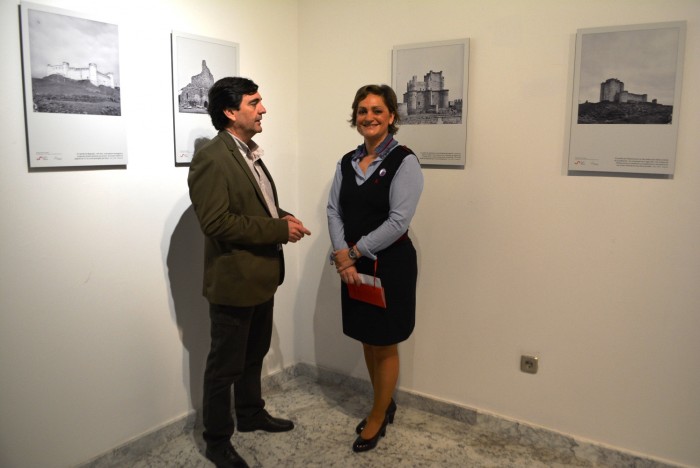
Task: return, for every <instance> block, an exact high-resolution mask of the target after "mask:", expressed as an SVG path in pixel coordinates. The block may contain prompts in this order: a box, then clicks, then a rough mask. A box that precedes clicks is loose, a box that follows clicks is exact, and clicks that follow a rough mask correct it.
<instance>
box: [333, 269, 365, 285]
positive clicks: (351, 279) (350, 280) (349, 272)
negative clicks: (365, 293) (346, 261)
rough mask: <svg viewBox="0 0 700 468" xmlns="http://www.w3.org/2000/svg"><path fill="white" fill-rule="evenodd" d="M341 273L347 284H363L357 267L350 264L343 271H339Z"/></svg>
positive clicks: (341, 277)
mask: <svg viewBox="0 0 700 468" xmlns="http://www.w3.org/2000/svg"><path fill="white" fill-rule="evenodd" d="M338 273H339V274H340V279H341V280H342V281H343V283H345V284H362V280H361V279H360V275H359V274H358V273H357V268H355V267H354V266H349V267H347V268H346V269H344V270H343V271H339V272H338Z"/></svg>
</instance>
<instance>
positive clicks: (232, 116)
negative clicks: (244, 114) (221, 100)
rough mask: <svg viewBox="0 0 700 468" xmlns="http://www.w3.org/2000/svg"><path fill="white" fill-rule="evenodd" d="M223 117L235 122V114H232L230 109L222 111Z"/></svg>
mask: <svg viewBox="0 0 700 468" xmlns="http://www.w3.org/2000/svg"><path fill="white" fill-rule="evenodd" d="M224 115H225V116H226V117H228V118H229V119H231V120H232V121H234V122H235V121H236V114H234V111H233V110H231V109H225V110H224Z"/></svg>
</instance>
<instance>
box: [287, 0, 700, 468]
mask: <svg viewBox="0 0 700 468" xmlns="http://www.w3.org/2000/svg"><path fill="white" fill-rule="evenodd" d="M299 5H300V10H299V20H300V22H299V32H300V43H299V53H300V77H302V79H301V80H300V88H299V96H300V111H301V114H300V119H299V125H300V149H301V152H300V154H301V156H302V161H303V162H304V164H305V166H304V167H305V170H304V171H303V172H302V173H301V187H304V190H302V191H301V193H300V196H301V206H302V207H303V209H304V210H311V213H312V214H307V212H303V214H304V217H305V218H307V219H323V218H324V215H325V213H324V210H325V196H326V194H327V192H328V188H329V184H330V180H331V176H332V174H333V170H334V167H335V164H336V162H337V160H338V159H339V158H340V156H341V155H342V154H344V153H345V152H346V151H348V150H350V149H352V148H354V147H355V145H357V144H358V143H360V142H361V140H360V137H359V135H357V133H356V132H355V131H354V130H353V129H351V128H350V127H349V126H348V124H347V119H348V118H349V113H350V104H351V102H352V98H353V96H354V92H355V90H356V89H357V88H358V87H359V86H361V85H363V84H366V83H371V82H384V83H391V49H392V47H393V46H394V45H400V44H410V43H420V42H428V41H439V40H447V39H457V38H462V37H469V38H470V39H471V48H470V50H471V60H470V77H469V78H470V83H469V102H468V110H469V115H468V142H467V165H466V167H465V168H464V169H425V170H424V176H425V190H424V192H423V197H422V200H421V202H420V205H419V207H418V213H417V215H416V217H415V218H414V222H413V224H412V231H413V232H412V237H413V239H414V242H415V243H416V245H417V248H418V251H419V266H420V273H419V286H418V318H417V329H416V332H415V334H414V336H413V337H412V338H411V339H410V340H409V341H408V342H406V343H404V344H402V346H401V353H402V368H401V372H402V375H401V380H400V386H401V387H402V388H404V389H406V390H411V391H414V392H419V393H423V394H426V395H430V396H433V397H437V398H441V399H444V400H448V401H452V402H456V403H459V404H462V405H466V406H469V407H473V408H476V409H479V410H483V411H487V412H493V413H497V414H501V415H505V416H507V417H509V418H513V419H516V420H520V421H525V422H529V423H531V424H536V425H540V426H544V427H547V428H550V429H553V430H556V431H559V432H563V433H568V434H573V435H575V436H577V437H580V438H586V439H590V440H594V441H598V442H601V443H604V444H608V445H612V446H615V447H618V448H622V449H625V450H628V451H634V452H638V453H642V454H647V455H651V456H654V457H657V458H663V459H668V460H673V461H675V462H682V463H687V464H692V465H696V466H700V446H699V445H698V443H697V441H698V434H700V400H699V399H698V395H700V366H698V361H697V359H698V356H700V336H699V334H698V330H700V292H699V291H700V289H699V288H698V286H697V285H698V279H699V278H700V248H699V247H698V233H699V232H700V162H699V160H698V157H697V156H698V154H700V144H699V143H698V138H697V129H698V128H700V116H699V114H698V112H697V109H698V108H700V93H699V92H698V89H697V86H696V85H697V83H699V82H700V65H699V64H698V53H697V51H698V50H699V49H700V33H699V27H700V2H698V1H696V0H687V1H650V0H645V1H639V0H628V1H627V0H616V1H607V0H600V1H591V0H587V1H562V0H529V1H527V0H512V1H506V0H502V1H490V2H487V1H483V0H473V1H466V0H460V1H456V0H455V1H431V2H425V1H403V0H401V1H400V0H393V1H384V2H376V1H367V0H358V1H354V2H347V1H341V0H336V1H327V0H326V1H320V0H300V2H299ZM673 20H687V21H688V33H687V44H686V54H685V75H684V88H683V102H682V106H681V115H680V119H681V120H680V121H681V124H680V135H679V141H678V151H677V166H676V176H675V177H674V178H673V180H653V179H640V178H618V177H569V176H567V175H566V172H565V171H564V170H563V167H564V166H563V159H564V153H565V151H566V149H565V148H566V137H565V134H566V127H567V125H568V116H569V109H570V107H569V106H570V80H571V77H572V73H573V72H572V68H573V67H572V63H573V57H574V49H573V44H574V40H575V34H576V30H577V29H579V28H589V27H599V26H614V25H625V24H638V23H650V22H659V21H673ZM303 77H308V78H309V79H303ZM397 91H400V90H397ZM397 138H398V140H399V141H401V132H400V131H399V133H398V135H397ZM329 248H330V243H329V242H328V240H327V238H322V237H316V238H315V239H314V243H313V244H310V245H306V246H304V249H306V250H305V255H304V258H303V260H302V273H303V275H304V277H303V280H302V281H301V290H300V293H301V294H300V299H299V306H298V307H297V308H296V311H297V314H298V320H297V322H298V323H300V324H303V323H313V331H314V333H313V335H312V339H311V340H309V336H308V332H307V331H306V330H304V329H303V328H297V333H296V342H297V351H298V356H299V359H300V360H301V361H304V362H316V363H318V364H319V365H322V366H326V367H330V368H333V369H336V370H339V371H343V372H348V373H352V374H353V375H356V376H363V377H364V376H365V374H366V372H365V371H364V364H363V360H362V357H361V353H360V348H359V346H358V345H357V344H356V343H355V342H352V341H351V340H349V339H347V338H345V337H343V335H342V333H341V331H340V318H339V315H340V312H339V299H338V283H337V278H336V275H335V273H334V272H333V269H332V267H330V266H329V265H328V264H327V263H325V266H324V261H325V259H326V258H327V254H328V252H329ZM524 353H532V354H537V355H539V357H540V360H541V362H540V371H539V373H538V374H537V375H534V376H533V375H528V374H523V373H521V372H520V371H519V360H520V355H521V354H524Z"/></svg>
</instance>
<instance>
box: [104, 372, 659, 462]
mask: <svg viewBox="0 0 700 468" xmlns="http://www.w3.org/2000/svg"><path fill="white" fill-rule="evenodd" d="M268 387H270V386H268ZM264 397H265V399H266V402H267V408H268V410H269V411H270V413H271V414H272V415H274V416H280V417H286V418H289V419H292V420H293V421H294V422H295V424H296V427H295V429H294V430H293V431H291V432H287V433H281V434H269V433H264V432H260V431H258V432H253V433H236V434H235V435H234V437H233V439H232V442H233V444H234V447H235V448H236V450H237V451H238V452H239V453H240V454H241V455H242V456H243V457H244V458H245V459H246V461H247V462H248V464H249V465H250V466H251V467H253V466H254V467H382V468H388V467H573V466H576V467H625V466H629V467H635V468H641V467H665V466H668V465H663V464H660V463H657V462H655V461H653V460H649V459H645V458H640V457H636V456H633V455H630V454H624V453H620V452H617V451H613V450H610V449H604V448H599V447H597V446H594V445H591V444H582V443H580V442H577V441H575V440H573V439H571V438H569V437H564V436H561V435H557V434H553V433H551V432H549V431H542V430H539V429H533V428H530V427H527V426H524V425H521V424H518V423H513V422H508V421H503V420H499V419H497V418H494V417H485V418H484V417H482V416H481V415H477V414H476V413H475V412H472V413H473V414H472V415H471V416H470V415H469V414H467V416H466V417H465V416H464V414H462V415H461V416H459V415H457V417H455V415H454V414H447V413H449V411H447V412H445V411H435V408H431V407H430V405H429V404H428V405H421V404H417V401H416V400H414V399H411V398H410V396H403V395H402V394H401V393H399V394H398V395H397V398H396V400H397V403H398V411H397V413H396V419H395V422H394V424H392V425H390V426H389V427H388V429H387V433H386V437H384V438H383V439H381V441H380V442H379V445H378V446H377V448H376V449H374V450H372V451H369V452H365V453H359V454H356V453H353V451H352V449H351V445H352V442H353V440H354V439H355V434H354V428H355V426H356V424H357V423H358V422H359V421H360V420H361V419H362V418H363V417H364V416H365V413H366V412H367V411H368V405H369V396H368V393H367V392H365V391H361V390H358V388H357V385H348V384H346V383H344V382H337V381H336V382H333V381H327V382H323V379H320V380H319V379H318V378H315V377H313V376H308V375H297V376H293V378H290V379H287V380H286V381H284V382H281V383H278V384H275V385H274V386H271V387H270V388H266V390H265V392H264ZM402 397H403V398H402ZM421 406H424V408H421ZM440 413H445V414H440ZM200 434H201V430H200V429H198V428H195V429H194V430H189V429H188V430H185V431H184V432H182V433H181V434H179V435H176V436H175V437H173V438H171V439H170V440H167V441H165V442H164V443H163V444H162V445H159V446H157V447H155V448H152V449H150V451H148V452H147V453H144V454H141V455H138V456H134V457H133V458H132V459H131V460H129V461H128V463H126V464H125V461H124V460H121V462H120V463H119V466H125V465H126V466H130V467H136V468H156V467H212V466H214V465H213V464H211V463H210V462H209V461H208V460H206V458H204V456H203V452H204V445H203V441H202V439H201V435H200ZM105 461H106V460H104V459H103V460H102V462H103V463H100V465H103V466H104V465H108V464H109V463H104V462H105Z"/></svg>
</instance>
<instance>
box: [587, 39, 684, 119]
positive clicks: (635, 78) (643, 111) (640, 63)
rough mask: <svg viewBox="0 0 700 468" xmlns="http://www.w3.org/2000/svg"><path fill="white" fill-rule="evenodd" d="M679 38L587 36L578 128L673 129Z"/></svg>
mask: <svg viewBox="0 0 700 468" xmlns="http://www.w3.org/2000/svg"><path fill="white" fill-rule="evenodd" d="M678 38H679V36H678V31H677V30H674V29H640V30H631V31H614V32H605V33H597V34H586V35H584V36H583V37H582V41H581V46H582V49H581V65H580V73H581V75H580V81H579V84H580V89H579V98H578V123H579V124H660V125H668V124H671V123H672V119H673V104H674V102H673V99H674V92H675V82H676V68H677V63H676V62H677V50H678Z"/></svg>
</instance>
